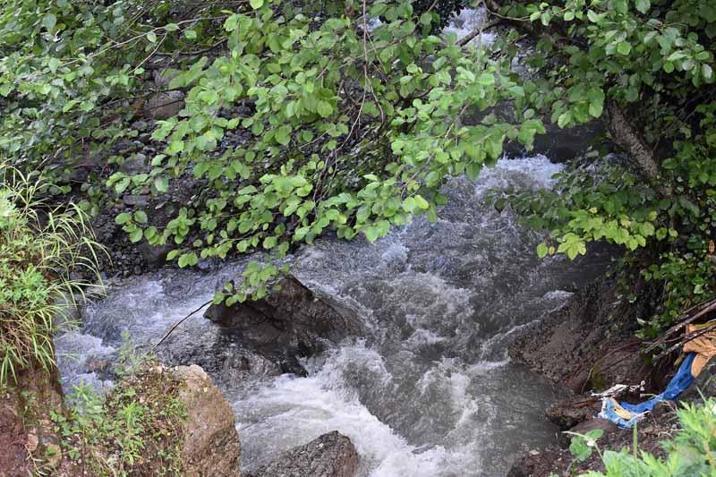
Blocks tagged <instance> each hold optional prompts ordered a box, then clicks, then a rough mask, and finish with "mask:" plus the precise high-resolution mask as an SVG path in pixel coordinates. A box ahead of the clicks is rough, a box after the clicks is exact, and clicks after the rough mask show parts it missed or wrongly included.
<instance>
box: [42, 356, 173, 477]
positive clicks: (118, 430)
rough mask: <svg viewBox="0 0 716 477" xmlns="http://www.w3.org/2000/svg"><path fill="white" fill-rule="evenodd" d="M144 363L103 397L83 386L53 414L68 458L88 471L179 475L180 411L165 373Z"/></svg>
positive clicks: (84, 470)
mask: <svg viewBox="0 0 716 477" xmlns="http://www.w3.org/2000/svg"><path fill="white" fill-rule="evenodd" d="M150 364H151V363H145V364H144V365H142V367H141V368H138V369H136V370H135V371H136V375H132V376H131V377H129V378H127V379H125V380H124V381H122V383H121V384H119V385H118V386H117V387H116V388H115V389H113V390H112V391H111V393H110V394H109V395H108V396H106V397H104V396H101V395H99V394H97V393H96V391H94V390H93V389H91V388H89V387H87V386H80V387H77V388H76V389H75V391H74V393H73V394H72V395H71V398H70V401H71V404H72V407H71V409H70V410H69V412H68V413H67V415H61V414H57V415H55V416H54V420H55V423H56V424H57V426H58V428H59V430H60V433H61V435H62V437H63V440H62V443H63V446H64V450H65V452H66V454H67V456H68V458H69V460H70V461H71V462H72V463H73V465H75V466H76V467H77V469H78V470H82V472H83V473H86V474H88V475H97V476H128V475H139V474H142V475H167V476H169V475H181V467H182V463H181V458H180V454H181V450H182V449H181V444H182V439H181V436H182V435H183V432H184V429H183V426H184V421H185V417H186V412H187V411H186V409H184V405H183V403H182V402H181V400H180V399H179V398H178V397H177V392H178V386H180V384H179V383H178V382H177V381H176V379H175V378H174V377H173V376H172V374H171V373H168V372H164V373H158V372H156V371H153V370H152V369H151V367H150Z"/></svg>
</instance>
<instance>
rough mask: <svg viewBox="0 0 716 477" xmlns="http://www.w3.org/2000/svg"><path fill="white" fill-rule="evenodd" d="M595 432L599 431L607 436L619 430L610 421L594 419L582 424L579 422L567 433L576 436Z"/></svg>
mask: <svg viewBox="0 0 716 477" xmlns="http://www.w3.org/2000/svg"><path fill="white" fill-rule="evenodd" d="M596 430H601V431H603V432H604V433H605V434H607V433H611V432H616V431H618V430H619V428H618V427H617V425H616V424H614V423H613V422H612V421H608V420H606V419H602V418H599V417H595V418H593V419H588V420H586V421H584V422H580V423H579V424H577V425H576V426H574V427H573V428H571V429H570V430H569V431H570V432H574V433H576V434H586V433H588V432H591V431H596Z"/></svg>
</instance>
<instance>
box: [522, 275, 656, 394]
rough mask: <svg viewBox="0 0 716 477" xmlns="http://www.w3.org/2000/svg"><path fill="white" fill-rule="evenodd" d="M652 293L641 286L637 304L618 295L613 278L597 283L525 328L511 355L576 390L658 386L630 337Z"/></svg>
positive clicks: (647, 310) (636, 344)
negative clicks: (627, 385) (621, 386)
mask: <svg viewBox="0 0 716 477" xmlns="http://www.w3.org/2000/svg"><path fill="white" fill-rule="evenodd" d="M653 292H654V290H651V289H645V290H643V291H642V292H641V293H640V295H639V300H638V301H637V302H636V303H628V302H626V301H625V300H624V301H622V300H620V299H619V292H618V289H617V285H616V283H615V282H612V281H601V282H597V283H595V284H593V285H591V286H589V287H586V288H585V289H584V290H581V291H580V292H578V293H576V294H575V295H574V296H573V297H572V298H571V299H570V301H569V302H568V303H567V304H566V305H565V306H564V307H562V308H560V309H559V310H557V311H555V312H553V313H551V314H550V315H549V316H548V317H547V318H546V319H544V320H543V321H542V322H541V323H539V324H537V325H533V326H532V327H527V328H525V329H524V330H523V335H522V336H520V337H519V338H518V339H516V340H515V341H514V343H513V344H512V345H511V346H510V350H509V351H510V356H512V358H513V359H515V361H518V362H521V363H524V364H526V365H527V366H529V367H530V368H532V369H533V370H534V371H536V372H538V373H540V374H542V375H544V376H546V377H547V378H549V379H551V380H553V381H555V382H559V383H562V384H563V385H565V386H566V387H567V388H569V389H571V390H573V391H575V392H577V393H583V392H585V391H587V390H590V389H593V390H604V389H606V388H608V387H610V386H612V385H614V384H619V383H621V384H630V385H631V384H639V383H641V382H642V381H644V382H645V387H646V389H647V390H656V389H659V387H660V386H661V385H662V383H661V382H659V380H660V379H659V374H660V373H654V372H653V371H652V369H651V368H650V367H649V366H648V365H647V364H646V363H645V361H644V360H643V359H642V357H641V355H640V354H639V350H640V346H639V341H638V340H636V339H635V338H634V332H635V331H636V326H637V319H636V318H637V317H642V316H650V314H651V308H650V296H651V294H652V293H653ZM661 374H663V373H661Z"/></svg>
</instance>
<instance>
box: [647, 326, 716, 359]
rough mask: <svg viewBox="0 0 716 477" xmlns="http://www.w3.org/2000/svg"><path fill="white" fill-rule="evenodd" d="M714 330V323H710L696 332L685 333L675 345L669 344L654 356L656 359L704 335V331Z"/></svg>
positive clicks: (715, 328) (715, 327)
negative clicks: (669, 345) (668, 346)
mask: <svg viewBox="0 0 716 477" xmlns="http://www.w3.org/2000/svg"><path fill="white" fill-rule="evenodd" d="M714 330H716V324H715V325H711V326H707V327H706V328H704V329H703V330H700V331H696V332H694V333H690V334H688V335H686V336H685V337H684V339H683V340H681V341H679V342H678V343H676V344H675V345H673V346H671V347H670V348H669V349H667V350H666V351H662V352H661V353H659V354H658V355H657V357H656V358H657V359H658V358H661V357H662V356H665V355H667V354H669V353H671V352H672V351H675V350H677V349H678V348H679V347H681V346H683V345H685V344H686V343H688V342H689V341H693V340H695V339H696V338H698V337H699V336H703V335H705V334H706V333H709V332H711V331H714Z"/></svg>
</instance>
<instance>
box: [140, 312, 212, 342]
mask: <svg viewBox="0 0 716 477" xmlns="http://www.w3.org/2000/svg"><path fill="white" fill-rule="evenodd" d="M212 301H213V300H209V301H207V302H206V303H202V305H201V306H200V307H199V308H197V309H196V310H194V311H192V312H191V313H189V314H188V315H186V316H185V317H184V318H182V319H181V320H179V321H177V322H176V323H174V324H173V325H172V327H171V328H169V330H168V331H167V332H166V333H165V334H164V336H162V339H160V340H159V341H157V344H155V345H154V347H153V348H152V349H157V347H158V346H159V345H160V344H162V343H163V342H164V340H166V339H167V338H169V335H170V334H172V333H173V332H174V330H176V329H177V327H178V326H179V325H181V324H182V323H184V322H185V321H186V320H188V319H189V318H191V317H192V316H193V315H194V314H196V313H198V312H199V311H201V309H202V308H204V307H205V306H206V305H208V304H209V303H211V302H212Z"/></svg>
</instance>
